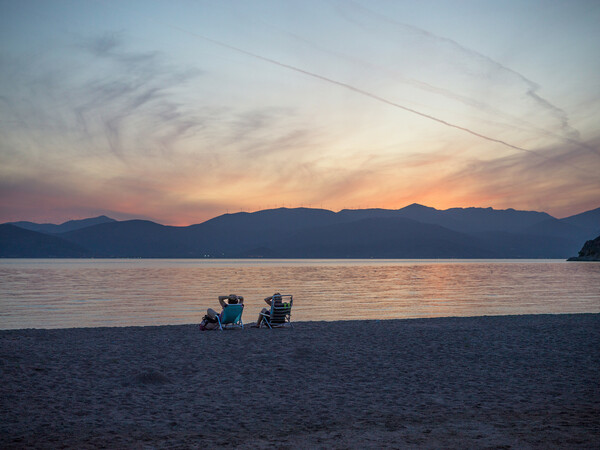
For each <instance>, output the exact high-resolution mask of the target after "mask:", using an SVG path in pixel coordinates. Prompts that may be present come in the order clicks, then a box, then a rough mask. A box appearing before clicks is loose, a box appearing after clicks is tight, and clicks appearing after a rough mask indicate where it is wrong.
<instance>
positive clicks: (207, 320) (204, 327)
mask: <svg viewBox="0 0 600 450" xmlns="http://www.w3.org/2000/svg"><path fill="white" fill-rule="evenodd" d="M217 322H218V321H217V319H213V318H212V317H210V316H209V315H208V314H207V315H205V316H204V317H203V318H202V322H200V325H198V327H199V328H200V331H208V330H213V329H215V328H216V326H215V324H216V323H217Z"/></svg>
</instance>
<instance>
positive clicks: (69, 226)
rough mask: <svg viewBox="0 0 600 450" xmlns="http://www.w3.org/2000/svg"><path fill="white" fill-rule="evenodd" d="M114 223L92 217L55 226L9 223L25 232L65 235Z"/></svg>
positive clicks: (107, 219)
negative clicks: (69, 232) (102, 224)
mask: <svg viewBox="0 0 600 450" xmlns="http://www.w3.org/2000/svg"><path fill="white" fill-rule="evenodd" d="M110 222H116V220H115V219H111V218H110V217H106V216H98V217H92V218H89V219H82V220H69V221H68V222H65V223H62V224H60V225H56V224H53V223H34V222H9V223H10V224H11V225H15V226H17V227H19V228H23V229H25V230H31V231H37V232H39V233H47V234H58V233H65V232H67V231H73V230H79V229H80V228H86V227H90V226H92V225H98V224H100V223H110Z"/></svg>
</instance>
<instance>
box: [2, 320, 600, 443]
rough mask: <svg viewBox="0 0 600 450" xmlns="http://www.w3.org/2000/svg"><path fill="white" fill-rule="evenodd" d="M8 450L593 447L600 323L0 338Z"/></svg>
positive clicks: (309, 326)
mask: <svg viewBox="0 0 600 450" xmlns="http://www.w3.org/2000/svg"><path fill="white" fill-rule="evenodd" d="M0 352H1V359H0V361H1V363H0V364H1V365H0V377H1V387H0V389H1V411H0V448H4V449H6V448H8V449H10V448H77V449H82V448H100V447H107V448H204V447H216V446H230V447H241V448H407V447H408V448H412V447H416V448H540V449H542V448H543V449H546V448H568V449H571V448H600V406H599V405H600V386H599V382H600V314H581V315H543V316H507V317H478V318H442V319H417V320H390V321H381V322H376V321H368V322H356V321H352V322H335V323H327V322H298V323H296V324H295V328H294V329H283V330H272V331H271V330H266V329H260V330H258V329H251V328H246V329H244V330H243V331H226V332H219V331H212V332H199V331H198V329H197V327H196V326H195V325H188V326H163V327H131V328H88V329H85V328H84V329H69V330H10V331H0Z"/></svg>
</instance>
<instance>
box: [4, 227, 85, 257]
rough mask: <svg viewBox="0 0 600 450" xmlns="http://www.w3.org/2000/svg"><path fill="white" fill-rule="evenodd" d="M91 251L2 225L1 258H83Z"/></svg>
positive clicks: (47, 236) (43, 235)
mask: <svg viewBox="0 0 600 450" xmlns="http://www.w3.org/2000/svg"><path fill="white" fill-rule="evenodd" d="M90 256H92V252H90V251H89V250H87V249H85V248H83V247H81V246H79V245H77V244H74V243H72V242H69V241H66V240H64V239H61V238H59V237H56V236H50V235H47V234H43V233H38V232H37V231H30V230H25V229H23V228H19V227H17V226H15V225H11V224H2V225H0V257H1V258H82V257H90Z"/></svg>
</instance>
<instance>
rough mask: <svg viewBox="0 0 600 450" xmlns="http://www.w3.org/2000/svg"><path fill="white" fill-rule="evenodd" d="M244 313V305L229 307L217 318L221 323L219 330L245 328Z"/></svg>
mask: <svg viewBox="0 0 600 450" xmlns="http://www.w3.org/2000/svg"><path fill="white" fill-rule="evenodd" d="M243 312H244V305H241V304H237V305H227V306H226V307H225V308H224V309H223V312H222V313H221V314H219V315H218V316H217V320H218V321H219V329H220V330H221V331H223V329H224V328H225V329H228V328H244V323H243V322H242V313H243Z"/></svg>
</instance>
